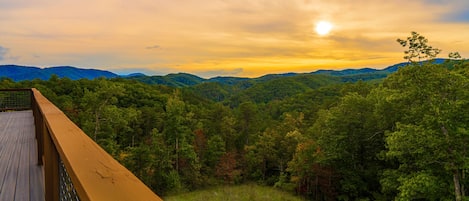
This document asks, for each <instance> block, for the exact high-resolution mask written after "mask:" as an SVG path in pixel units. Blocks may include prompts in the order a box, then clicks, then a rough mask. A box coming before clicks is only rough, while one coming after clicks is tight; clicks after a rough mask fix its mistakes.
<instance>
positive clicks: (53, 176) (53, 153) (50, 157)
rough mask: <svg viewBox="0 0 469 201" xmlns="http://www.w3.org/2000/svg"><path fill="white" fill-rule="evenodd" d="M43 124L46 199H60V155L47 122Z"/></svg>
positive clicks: (53, 200)
mask: <svg viewBox="0 0 469 201" xmlns="http://www.w3.org/2000/svg"><path fill="white" fill-rule="evenodd" d="M42 125H43V133H44V135H43V139H44V160H45V162H44V183H45V200H50V201H59V155H58V153H57V149H56V148H55V146H54V142H52V138H51V137H50V135H49V131H48V130H47V126H46V125H45V122H44V123H43V124H42Z"/></svg>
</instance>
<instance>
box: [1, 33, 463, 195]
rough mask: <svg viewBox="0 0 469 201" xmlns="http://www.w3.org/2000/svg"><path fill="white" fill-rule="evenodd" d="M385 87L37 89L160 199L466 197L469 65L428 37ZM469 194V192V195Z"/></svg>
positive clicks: (80, 83) (322, 80)
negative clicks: (249, 192)
mask: <svg viewBox="0 0 469 201" xmlns="http://www.w3.org/2000/svg"><path fill="white" fill-rule="evenodd" d="M398 42H399V44H401V45H402V46H403V47H404V48H407V49H406V50H405V51H404V54H405V56H404V58H405V59H406V60H408V61H409V64H408V65H407V66H404V67H401V68H399V70H398V71H397V72H396V73H393V74H391V75H389V76H388V77H386V78H384V79H381V80H380V81H378V82H376V81H374V82H364V81H355V82H342V81H340V80H338V79H337V78H334V77H332V76H316V75H301V76H294V77H288V78H282V77H280V78H275V79H272V80H270V81H267V82H259V83H249V82H242V83H241V84H238V85H225V84H220V83H203V84H199V85H195V86H190V87H182V88H176V87H169V86H163V85H151V84H145V83H142V82H139V81H136V80H129V79H124V78H113V79H104V78H102V79H95V80H87V79H81V80H76V81H72V80H70V79H68V78H58V77H56V76H53V77H52V78H51V79H49V80H47V81H42V80H33V81H22V82H13V81H12V80H9V79H1V80H0V87H1V88H27V87H35V88H37V89H38V90H40V91H41V93H43V94H44V95H45V96H46V97H47V98H49V99H50V100H51V101H52V102H54V103H55V104H56V105H57V106H59V107H60V108H61V109H62V111H64V112H65V114H66V115H67V116H68V117H69V118H70V119H72V120H73V121H74V122H75V123H76V124H77V125H78V126H79V127H80V128H82V129H83V130H84V131H85V133H87V134H88V135H89V136H90V137H91V138H92V139H94V140H95V141H96V142H97V143H98V144H99V145H101V146H102V147H103V148H104V149H105V150H106V151H108V152H109V153H110V154H111V155H112V156H113V157H115V158H116V159H117V160H119V161H120V162H121V163H122V164H124V165H125V166H126V167H127V168H128V169H130V170H131V171H132V172H133V173H134V174H135V175H136V176H138V177H139V178H140V179H141V180H142V181H143V182H145V183H146V184H147V185H148V186H149V187H150V188H151V189H153V190H154V191H155V192H156V193H157V194H159V195H162V196H164V195H168V194H175V193H179V192H184V191H188V190H194V189H199V188H204V187H207V186H213V185H226V184H240V183H246V182H257V183H261V184H264V185H269V186H275V187H278V188H281V189H284V190H286V191H291V192H295V193H297V194H301V195H303V196H306V197H308V198H310V199H312V200H393V199H396V200H413V199H421V200H458V201H459V200H463V199H465V198H466V195H467V193H468V191H467V189H466V188H465V186H467V183H468V182H469V180H468V179H467V178H466V177H465V174H466V173H467V171H468V170H467V169H468V168H467V167H468V166H469V158H468V157H469V154H468V153H467V150H466V149H467V144H469V114H468V113H467V112H466V111H467V110H468V109H469V91H468V90H467V88H468V86H469V63H468V62H466V60H463V59H461V56H460V55H459V53H451V54H450V56H451V58H452V59H450V60H447V61H446V62H444V63H441V64H436V63H433V62H432V59H433V58H435V57H436V56H437V55H438V53H439V52H440V50H439V49H436V48H433V47H431V46H429V45H428V40H427V39H426V38H425V37H423V36H421V35H419V34H418V33H416V32H412V33H411V36H410V37H408V38H406V39H398ZM466 199H467V198H466Z"/></svg>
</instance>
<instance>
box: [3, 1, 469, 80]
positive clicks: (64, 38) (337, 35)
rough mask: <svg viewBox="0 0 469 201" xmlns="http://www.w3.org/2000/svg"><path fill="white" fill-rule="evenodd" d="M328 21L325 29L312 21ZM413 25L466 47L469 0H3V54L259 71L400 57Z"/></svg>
mask: <svg viewBox="0 0 469 201" xmlns="http://www.w3.org/2000/svg"><path fill="white" fill-rule="evenodd" d="M321 20H327V21H330V22H331V23H332V24H333V26H334V27H333V30H332V31H331V33H330V34H328V35H326V36H319V35H318V34H316V33H315V31H314V29H315V24H316V23H317V22H319V21H321ZM411 31H417V32H418V33H420V34H422V35H424V36H425V37H427V38H428V39H429V41H430V45H432V46H434V47H438V48H440V49H443V52H442V53H441V54H440V56H439V57H447V55H448V53H449V52H452V51H459V52H460V53H461V55H462V56H463V57H465V58H468V57H469V1H467V0H413V1H409V0H392V1H391V0H0V64H19V65H32V66H40V67H49V66H59V65H71V66H77V67H83V68H98V69H105V70H111V71H114V72H120V73H124V72H144V73H147V74H167V73H177V72H188V73H193V74H196V75H199V76H202V77H213V76H217V75H223V76H245V77H256V76H260V75H263V74H268V73H282V72H312V71H316V70H318V69H343V68H360V67H374V68H383V67H386V66H389V65H392V64H395V63H398V62H403V61H404V60H403V59H402V56H403V53H402V52H403V50H404V49H403V48H402V47H400V46H399V44H398V43H397V42H396V39H397V38H405V37H407V36H409V35H410V32H411Z"/></svg>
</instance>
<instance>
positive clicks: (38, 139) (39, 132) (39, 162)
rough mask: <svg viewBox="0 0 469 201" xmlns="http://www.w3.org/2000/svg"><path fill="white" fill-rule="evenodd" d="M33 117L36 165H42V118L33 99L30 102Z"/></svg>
mask: <svg viewBox="0 0 469 201" xmlns="http://www.w3.org/2000/svg"><path fill="white" fill-rule="evenodd" d="M32 109H33V116H34V127H35V131H36V143H37V165H43V164H44V162H43V159H42V156H43V155H44V133H43V131H44V129H45V128H44V126H45V124H44V118H43V117H42V114H41V111H39V106H38V104H37V102H36V101H35V99H33V102H32Z"/></svg>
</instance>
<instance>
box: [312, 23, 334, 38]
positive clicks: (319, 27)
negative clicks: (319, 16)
mask: <svg viewBox="0 0 469 201" xmlns="http://www.w3.org/2000/svg"><path fill="white" fill-rule="evenodd" d="M331 29H332V24H331V23H330V22H328V21H319V22H318V23H317V24H316V29H315V30H316V33H317V34H319V35H321V36H325V35H327V34H328V33H329V32H330V31H331Z"/></svg>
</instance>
